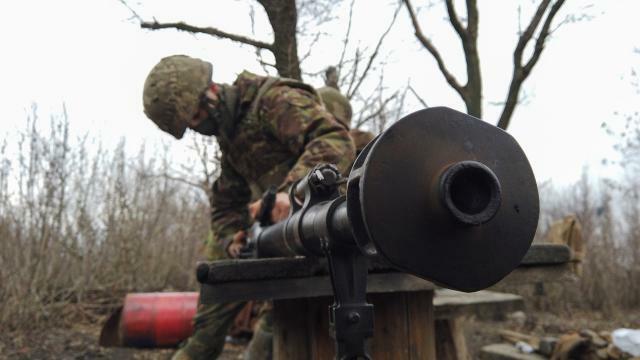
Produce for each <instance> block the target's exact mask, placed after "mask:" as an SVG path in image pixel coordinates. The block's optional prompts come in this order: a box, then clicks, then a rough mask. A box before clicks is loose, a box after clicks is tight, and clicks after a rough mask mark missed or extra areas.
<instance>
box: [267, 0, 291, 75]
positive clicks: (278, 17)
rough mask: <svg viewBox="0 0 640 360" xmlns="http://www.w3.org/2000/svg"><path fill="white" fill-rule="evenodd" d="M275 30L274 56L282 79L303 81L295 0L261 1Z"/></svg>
mask: <svg viewBox="0 0 640 360" xmlns="http://www.w3.org/2000/svg"><path fill="white" fill-rule="evenodd" d="M259 2H260V4H261V5H262V6H263V7H264V9H265V11H266V12H267V16H268V17H269V22H270V23H271V27H272V28H273V55H274V57H275V59H276V69H277V70H278V74H279V75H280V76H282V77H288V78H292V79H297V80H301V71H300V60H299V59H298V43H297V40H296V26H297V23H298V13H297V9H296V2H295V0H259Z"/></svg>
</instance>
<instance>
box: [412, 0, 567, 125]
mask: <svg viewBox="0 0 640 360" xmlns="http://www.w3.org/2000/svg"><path fill="white" fill-rule="evenodd" d="M402 1H403V3H404V5H405V7H406V8H407V11H408V13H409V17H410V18H411V22H412V24H413V28H414V30H415V36H416V38H417V39H418V41H419V42H420V43H421V44H422V46H423V47H424V48H425V49H426V50H427V51H428V52H429V53H430V54H431V55H432V56H433V58H434V59H435V60H436V62H437V64H438V68H439V69H440V72H441V73H442V75H443V76H444V77H445V79H446V81H447V83H448V84H449V85H450V86H451V87H452V88H453V89H454V90H455V91H456V92H457V93H458V95H460V97H461V98H462V100H463V101H464V103H465V105H466V107H467V112H468V113H469V114H470V115H473V116H476V117H479V118H481V117H482V72H481V69H480V55H479V54H478V20H479V14H478V6H477V0H466V8H467V16H466V18H465V19H463V18H461V17H460V16H459V15H458V14H457V12H456V9H455V6H454V2H453V0H446V1H445V5H446V9H447V15H448V17H449V22H450V23H451V26H452V27H453V29H454V30H455V32H456V34H457V35H458V37H459V38H460V41H461V42H462V48H463V50H464V57H465V61H466V65H467V67H466V71H467V83H466V84H464V85H463V84H461V83H460V81H459V80H458V79H457V78H456V76H455V75H454V74H452V73H451V71H450V70H449V69H448V67H447V63H446V61H445V60H444V58H443V57H442V55H441V54H440V52H439V51H438V49H437V48H436V46H435V45H434V44H433V42H432V40H431V39H430V38H429V37H427V36H426V35H425V33H424V32H423V31H422V28H421V26H420V22H419V20H418V15H417V14H416V11H415V10H414V7H413V5H412V4H411V0H402ZM564 3H565V0H556V1H552V0H541V1H540V3H539V4H538V7H537V10H536V12H535V14H534V15H533V17H532V18H531V20H530V21H529V24H528V25H527V26H526V28H525V29H524V31H521V32H520V36H519V39H518V44H517V45H516V48H515V49H514V51H513V75H512V77H511V83H510V85H509V90H508V92H507V96H506V99H505V102H504V108H503V110H502V114H501V115H500V119H499V120H498V124H497V125H498V127H500V128H502V129H506V128H507V127H508V126H509V121H510V120H511V117H512V115H513V111H514V110H515V108H516V105H518V95H519V94H520V89H521V87H522V84H523V82H524V81H525V80H526V79H527V77H528V76H529V75H530V74H531V71H532V70H533V67H534V66H535V65H536V64H537V63H538V60H539V59H540V56H541V55H542V51H543V50H544V46H545V42H546V41H547V39H548V37H549V35H550V34H551V33H552V32H553V30H554V29H553V28H552V23H553V20H554V18H555V16H556V14H557V13H558V11H559V10H560V8H561V7H562V5H564ZM530 42H533V44H534V45H533V46H534V48H533V52H532V54H531V55H530V57H529V58H528V59H526V60H525V59H524V52H525V48H526V47H527V45H528V44H529V43H530Z"/></svg>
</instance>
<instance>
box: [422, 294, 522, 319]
mask: <svg viewBox="0 0 640 360" xmlns="http://www.w3.org/2000/svg"><path fill="white" fill-rule="evenodd" d="M433 306H434V307H435V313H436V318H437V319H451V318H454V317H459V316H471V315H473V316H475V317H477V318H479V319H485V320H500V319H502V318H503V317H504V314H508V313H511V312H514V311H518V310H522V309H524V301H523V298H522V296H520V295H515V294H507V293H501V292H496V291H488V290H482V291H476V292H473V293H465V292H460V291H455V290H449V289H438V290H436V292H435V296H434V298H433Z"/></svg>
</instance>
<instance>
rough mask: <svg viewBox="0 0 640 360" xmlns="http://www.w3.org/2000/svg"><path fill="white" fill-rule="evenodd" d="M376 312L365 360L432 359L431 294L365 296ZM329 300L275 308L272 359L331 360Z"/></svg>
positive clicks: (282, 303)
mask: <svg viewBox="0 0 640 360" xmlns="http://www.w3.org/2000/svg"><path fill="white" fill-rule="evenodd" d="M368 298H369V302H370V303H372V304H373V305H374V306H375V307H374V309H375V320H374V323H375V325H374V326H375V328H374V335H373V339H371V340H370V343H369V347H370V354H371V356H372V357H373V358H374V359H376V360H385V359H389V360H391V359H393V360H403V359H406V360H423V359H427V360H430V359H436V354H435V351H436V350H435V348H436V346H435V325H434V324H435V323H434V312H433V291H432V290H427V291H419V292H397V293H380V294H369V295H368ZM332 301H333V300H332V299H331V298H330V297H320V298H307V299H295V300H278V301H275V302H274V359H275V360H283V359H310V360H326V359H333V358H335V349H334V346H335V345H334V341H333V339H332V338H331V337H330V336H329V310H328V306H329V305H330V304H331V303H332Z"/></svg>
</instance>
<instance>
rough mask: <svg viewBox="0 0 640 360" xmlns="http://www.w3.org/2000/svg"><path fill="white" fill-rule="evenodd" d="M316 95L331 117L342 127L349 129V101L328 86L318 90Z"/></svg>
mask: <svg viewBox="0 0 640 360" xmlns="http://www.w3.org/2000/svg"><path fill="white" fill-rule="evenodd" d="M318 95H320V97H321V98H322V102H323V103H324V106H325V107H326V108H327V110H328V111H329V112H330V113H331V115H333V116H334V117H335V118H336V120H338V121H340V122H341V123H342V124H343V125H344V126H346V127H347V128H350V127H351V116H352V115H353V111H352V110H351V104H350V103H349V99H347V98H346V97H345V96H344V95H342V94H341V93H340V91H338V90H336V89H334V88H332V87H330V86H325V87H321V88H320V89H318Z"/></svg>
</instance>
